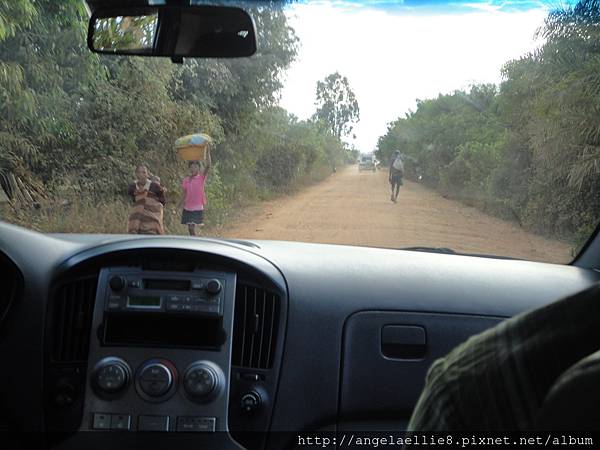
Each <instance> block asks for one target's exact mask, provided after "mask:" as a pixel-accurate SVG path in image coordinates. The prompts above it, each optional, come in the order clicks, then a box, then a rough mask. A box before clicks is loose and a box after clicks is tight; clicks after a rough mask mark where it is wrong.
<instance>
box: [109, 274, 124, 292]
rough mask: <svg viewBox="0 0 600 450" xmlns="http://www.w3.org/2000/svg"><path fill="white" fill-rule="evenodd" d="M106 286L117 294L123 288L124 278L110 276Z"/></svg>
mask: <svg viewBox="0 0 600 450" xmlns="http://www.w3.org/2000/svg"><path fill="white" fill-rule="evenodd" d="M108 285H109V286H110V288H111V289H112V290H113V291H114V292H119V291H120V290H122V289H123V288H124V287H125V278H123V277H120V276H118V275H115V276H112V277H110V280H108Z"/></svg>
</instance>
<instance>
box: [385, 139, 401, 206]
mask: <svg viewBox="0 0 600 450" xmlns="http://www.w3.org/2000/svg"><path fill="white" fill-rule="evenodd" d="M403 175H404V163H403V162H402V158H401V155H400V150H396V152H395V153H394V156H392V159H391V161H390V175H389V181H390V185H391V187H392V195H391V197H390V200H391V201H393V202H394V203H396V202H397V201H398V192H399V191H400V186H402V184H404V183H402V176H403Z"/></svg>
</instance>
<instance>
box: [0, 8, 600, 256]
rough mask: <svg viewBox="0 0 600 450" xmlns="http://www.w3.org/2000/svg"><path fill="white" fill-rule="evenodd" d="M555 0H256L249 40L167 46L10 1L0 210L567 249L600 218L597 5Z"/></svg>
mask: <svg viewBox="0 0 600 450" xmlns="http://www.w3.org/2000/svg"><path fill="white" fill-rule="evenodd" d="M59 5H60V6H59ZM556 5H557V4H556V2H547V3H544V2H538V1H536V2H511V1H508V2H495V1H485V2H480V1H477V0H476V1H470V2H460V1H459V2H447V3H446V2H438V1H436V2H433V1H432V2H421V1H419V2H416V1H410V0H405V1H398V2H393V1H384V2H361V1H357V0H341V1H337V2H334V3H327V2H290V3H285V2H281V3H277V2H269V3H256V2H252V3H248V4H242V6H243V7H244V8H245V9H246V10H247V11H248V12H249V13H250V15H251V16H252V18H253V20H254V22H255V24H256V32H257V48H258V50H257V53H256V54H255V55H254V56H252V57H249V58H237V59H214V58H213V59H185V60H184V62H183V64H174V63H172V62H171V60H169V59H167V58H144V57H128V56H115V55H98V54H93V53H91V52H90V51H89V50H88V49H87V46H86V33H87V25H88V23H87V21H88V17H89V16H88V13H87V9H86V5H85V4H84V3H83V2H82V1H80V0H65V1H61V2H55V1H50V0H36V1H34V0H16V1H12V2H2V3H1V4H0V187H1V189H0V215H1V218H2V220H4V221H7V222H11V223H15V224H19V225H21V226H25V227H28V228H30V229H33V230H38V231H41V232H48V233H56V232H60V233H135V234H171V235H186V236H187V235H193V236H214V237H222V238H236V239H275V240H295V241H304V242H320V243H336V244H348V245H358V246H376V247H386V248H407V247H419V248H421V249H424V250H431V249H438V250H439V249H442V250H444V251H445V252H448V250H447V249H450V251H451V252H457V253H469V254H480V255H496V256H505V257H514V258H523V259H528V260H536V261H547V262H555V263H568V262H569V261H571V260H572V259H573V258H574V256H575V255H576V254H577V252H578V251H579V249H580V248H581V247H582V246H583V245H584V243H585V242H586V240H587V239H588V238H589V237H590V235H591V234H592V233H593V231H594V229H595V227H596V226H597V224H598V221H599V219H600V124H599V122H598V110H599V109H600V75H599V74H600V22H599V19H600V6H599V4H598V2H596V1H588V0H586V1H582V2H580V3H577V4H575V3H573V4H571V5H568V4H566V5H565V6H563V7H560V8H558V9H557V8H556ZM365 163H366V164H365Z"/></svg>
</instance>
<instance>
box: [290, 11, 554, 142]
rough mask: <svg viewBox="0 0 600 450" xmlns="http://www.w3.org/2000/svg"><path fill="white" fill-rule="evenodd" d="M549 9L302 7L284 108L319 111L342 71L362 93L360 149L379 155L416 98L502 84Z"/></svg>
mask: <svg viewBox="0 0 600 450" xmlns="http://www.w3.org/2000/svg"><path fill="white" fill-rule="evenodd" d="M545 16H546V11H545V10H544V9H535V10H529V11H520V12H498V11H487V10H479V11H475V12H469V13H466V12H465V13H460V14H438V15H435V14H431V13H422V12H421V13H419V14H410V13H408V12H406V11H405V12H401V11H398V10H397V11H395V12H391V11H385V10H382V9H369V8H362V9H360V10H359V11H352V10H349V9H346V8H338V7H334V6H332V5H327V4H316V5H315V4H310V5H307V4H295V5H294V6H292V7H290V8H289V10H288V17H289V18H290V22H291V24H292V26H293V27H294V28H295V30H296V33H297V35H298V36H299V37H300V41H301V48H300V51H299V54H298V58H297V60H296V62H295V63H294V64H293V65H292V67H291V68H290V69H289V70H288V72H287V74H286V80H285V87H284V89H283V91H282V98H281V105H282V106H283V107H284V108H286V109H288V110H289V111H290V112H292V113H294V114H295V115H297V116H298V117H300V118H307V117H309V116H311V115H312V114H313V113H314V111H315V106H314V99H315V86H316V83H317V81H318V80H320V79H322V78H324V77H325V76H327V75H328V74H330V73H332V72H335V71H336V70H337V71H339V72H340V73H341V74H342V75H345V76H347V77H348V80H349V82H350V85H351V87H352V89H353V90H354V92H355V93H356V96H357V99H358V102H359V105H360V110H361V111H360V112H361V121H360V123H359V124H358V125H357V126H356V128H355V133H356V135H357V140H356V145H357V146H358V147H359V149H360V150H361V151H370V150H372V149H373V148H374V147H375V145H376V143H377V138H378V137H379V136H380V135H382V134H384V133H385V132H386V129H387V124H388V123H389V122H391V121H392V120H395V119H396V118H397V117H399V116H402V115H404V113H406V112H408V111H409V109H411V108H414V106H415V99H418V98H421V99H423V98H430V97H434V96H437V94H438V93H440V92H442V93H446V92H451V91H453V90H454V89H460V88H466V87H468V85H469V84H472V83H482V82H492V83H494V82H495V83H497V82H499V81H500V79H501V78H500V69H501V67H502V65H503V64H504V63H505V62H506V61H508V60H510V59H514V58H518V57H519V56H521V55H523V54H524V53H526V52H528V51H530V50H532V49H533V48H534V47H535V46H536V45H537V44H539V43H536V42H535V41H534V40H533V35H534V32H535V31H536V29H537V28H539V27H540V26H541V25H542V23H543V19H544V17H545Z"/></svg>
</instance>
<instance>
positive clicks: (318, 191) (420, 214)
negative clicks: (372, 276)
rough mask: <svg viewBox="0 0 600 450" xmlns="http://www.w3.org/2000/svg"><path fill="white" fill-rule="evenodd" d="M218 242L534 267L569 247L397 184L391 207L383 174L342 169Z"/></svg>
mask: <svg viewBox="0 0 600 450" xmlns="http://www.w3.org/2000/svg"><path fill="white" fill-rule="evenodd" d="M219 234H220V235H221V236H223V237H229V238H246V239H278V240H291V241H306V242H320V243H331V244H350V245H365V246H376V247H388V248H401V247H411V246H427V247H448V248H451V249H454V250H456V251H457V252H467V253H483V254H495V255H503V256H512V257H516V258H523V259H529V260H535V261H547V262H559V263H560V262H562V263H564V262H567V261H570V260H571V259H572V258H571V255H570V246H569V245H568V244H565V243H563V242H558V241H553V240H550V239H546V238H543V237H541V236H537V235H535V234H532V233H528V232H526V231H524V230H523V229H521V228H520V227H519V226H518V225H517V224H513V223H511V222H507V221H504V220H500V219H497V218H495V217H491V216H489V215H486V214H484V213H482V212H481V211H479V210H477V209H475V208H472V207H469V206H465V205H463V204H462V203H459V202H457V201H453V200H448V199H445V198H443V197H442V196H440V195H439V194H437V193H436V192H434V191H431V190H429V189H427V188H425V187H424V186H423V185H421V184H418V183H412V182H409V181H405V184H404V186H402V188H401V190H400V195H399V197H398V203H392V202H391V201H390V197H389V185H388V181H387V173H385V172H384V171H381V172H378V173H373V172H362V173H359V172H358V170H357V168H356V166H352V167H348V168H346V169H344V170H342V171H339V172H338V173H337V174H334V175H332V176H331V177H330V178H328V179H327V180H325V181H323V182H322V183H319V184H317V185H315V186H312V187H309V188H307V189H305V190H303V191H302V192H300V193H298V194H296V195H292V196H285V197H281V198H279V199H277V200H274V201H271V202H266V203H262V204H260V205H259V206H255V207H250V208H246V209H245V210H244V211H242V212H241V213H240V215H239V217H237V218H236V219H235V220H234V221H233V223H232V224H231V225H230V226H229V227H227V228H225V229H223V230H222V231H221V232H220V233H219Z"/></svg>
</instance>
